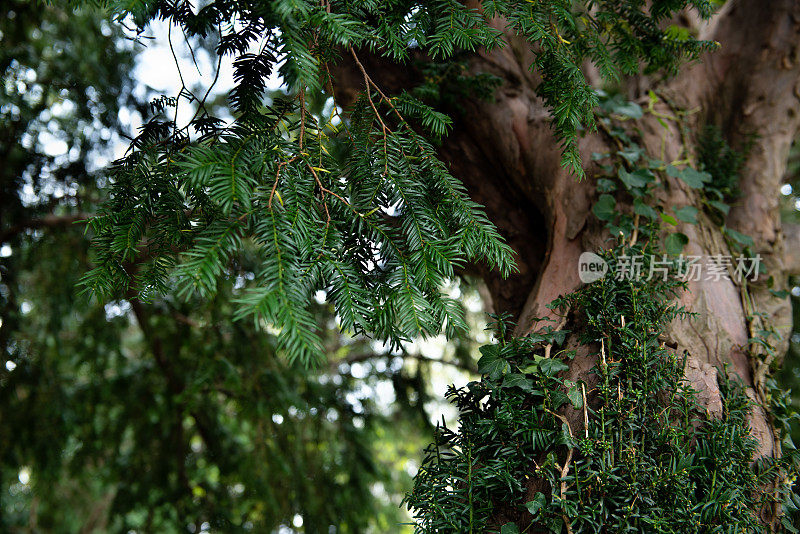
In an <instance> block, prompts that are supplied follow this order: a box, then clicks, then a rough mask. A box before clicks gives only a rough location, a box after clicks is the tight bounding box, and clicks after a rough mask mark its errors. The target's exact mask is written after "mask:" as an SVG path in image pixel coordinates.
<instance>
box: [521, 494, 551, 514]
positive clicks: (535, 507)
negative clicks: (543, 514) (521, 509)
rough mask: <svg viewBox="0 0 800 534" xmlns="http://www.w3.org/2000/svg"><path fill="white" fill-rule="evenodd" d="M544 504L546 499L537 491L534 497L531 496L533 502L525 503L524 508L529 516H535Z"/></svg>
mask: <svg viewBox="0 0 800 534" xmlns="http://www.w3.org/2000/svg"><path fill="white" fill-rule="evenodd" d="M546 504H547V497H545V495H544V493H542V492H541V491H537V492H536V495H534V496H533V500H532V501H528V502H526V503H525V508H527V509H528V512H530V514H531V515H533V516H535V515H536V514H538V513H539V510H541V509H542V508H544V507H545V505H546Z"/></svg>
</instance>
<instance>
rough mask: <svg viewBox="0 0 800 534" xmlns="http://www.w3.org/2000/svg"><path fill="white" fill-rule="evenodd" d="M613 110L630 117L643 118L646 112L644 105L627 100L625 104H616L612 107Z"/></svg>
mask: <svg viewBox="0 0 800 534" xmlns="http://www.w3.org/2000/svg"><path fill="white" fill-rule="evenodd" d="M611 112H612V113H615V114H617V115H621V116H623V117H627V118H629V119H641V118H642V115H644V112H643V111H642V106H640V105H639V104H637V103H636V102H625V103H624V104H616V103H615V105H613V106H612V107H611Z"/></svg>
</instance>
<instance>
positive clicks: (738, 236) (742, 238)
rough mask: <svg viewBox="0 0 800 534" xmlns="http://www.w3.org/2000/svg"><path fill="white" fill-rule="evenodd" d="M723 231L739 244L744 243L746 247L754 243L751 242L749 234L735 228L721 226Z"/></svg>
mask: <svg viewBox="0 0 800 534" xmlns="http://www.w3.org/2000/svg"><path fill="white" fill-rule="evenodd" d="M723 230H724V232H725V233H726V234H728V235H729V236H731V237H732V238H733V239H734V241H736V242H737V243H739V244H740V245H744V246H746V247H752V246H753V245H754V244H755V243H754V242H753V238H752V237H750V236H749V235H745V234H743V233H741V232H737V231H736V230H731V229H730V228H727V227H726V228H723Z"/></svg>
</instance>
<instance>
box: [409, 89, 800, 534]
mask: <svg viewBox="0 0 800 534" xmlns="http://www.w3.org/2000/svg"><path fill="white" fill-rule="evenodd" d="M600 98H601V103H602V104H601V107H600V114H599V117H598V121H597V122H598V125H599V126H600V128H601V129H602V130H603V131H604V132H606V133H607V134H608V135H609V136H610V137H611V138H612V139H613V140H614V141H615V143H616V145H617V147H618V150H617V151H616V152H614V153H604V154H595V155H594V157H593V159H594V160H596V161H597V162H598V165H599V166H600V169H601V172H600V175H601V177H600V178H599V179H598V182H597V189H598V191H599V193H600V195H599V198H598V201H597V203H596V204H595V205H594V207H593V209H592V211H593V213H594V215H595V216H596V217H597V218H598V219H599V220H600V221H602V222H604V223H605V226H606V228H607V229H608V230H609V231H610V233H611V234H612V235H613V236H616V241H615V243H614V244H613V245H612V246H611V248H610V249H607V250H600V251H598V254H599V255H600V257H602V258H603V260H605V261H606V262H607V264H608V265H609V267H610V272H611V273H614V272H617V273H619V269H617V267H619V266H620V265H621V264H622V262H624V261H626V259H627V258H630V257H633V256H639V257H642V258H643V262H644V263H643V264H642V266H641V269H642V272H643V273H648V272H650V269H651V267H657V270H656V271H655V272H657V273H659V275H657V276H639V277H636V276H630V277H628V276H614V275H607V276H605V277H604V278H601V279H600V280H598V281H595V282H593V283H590V284H585V285H583V286H582V287H581V288H579V289H578V290H576V291H575V292H573V293H571V294H568V295H565V296H562V297H560V298H559V299H557V300H555V301H554V302H553V303H551V305H550V307H551V308H552V309H554V310H560V311H561V313H563V314H566V318H567V321H566V323H565V328H564V329H559V330H554V328H553V327H552V326H546V327H544V328H541V329H539V330H536V331H534V332H532V333H531V334H529V335H527V336H525V337H511V336H510V335H509V332H511V331H512V330H513V323H511V322H510V321H509V319H508V317H495V320H496V321H495V323H494V324H493V329H494V339H495V342H494V343H493V344H490V345H487V346H485V347H482V348H481V354H482V356H481V359H480V360H479V371H480V372H481V373H482V376H481V379H480V380H478V381H474V382H470V383H469V384H467V385H466V386H465V387H461V388H457V387H454V386H452V387H451V388H450V389H449V390H448V393H447V396H448V398H449V399H450V400H451V401H452V402H453V403H454V404H455V405H456V406H457V408H458V409H459V413H460V417H459V421H458V430H457V431H456V430H453V429H451V428H448V427H447V426H446V425H445V424H444V422H443V423H442V424H441V425H440V426H439V427H438V429H437V432H436V435H435V440H434V442H433V443H432V444H431V445H430V446H429V447H428V448H427V449H426V456H425V459H424V461H423V464H422V467H421V468H420V470H419V473H418V474H417V476H416V478H415V485H414V488H413V491H412V492H411V493H409V495H407V497H406V500H405V502H406V504H407V505H408V507H409V509H410V510H411V511H412V513H413V515H414V518H415V520H416V523H415V524H416V530H417V532H420V533H423V532H425V533H427V532H437V533H438V532H459V533H461V532H476V533H477V532H500V533H501V534H515V533H533V532H567V533H579V532H655V533H674V532H681V533H684V532H731V533H733V532H736V533H746V532H761V531H763V528H764V524H763V522H762V521H763V519H762V516H763V517H771V516H776V514H775V512H776V511H778V514H777V516H778V517H781V516H782V517H781V521H782V524H783V527H784V528H785V529H786V530H787V531H789V532H797V530H796V529H795V528H794V527H793V526H792V518H793V514H795V515H796V513H797V511H798V505H800V499H798V498H797V495H795V494H793V493H791V482H792V481H793V478H794V475H795V474H796V472H797V466H798V457H797V454H796V453H795V450H794V445H793V444H792V442H791V437H790V435H789V425H790V423H791V421H793V420H794V419H795V418H796V417H797V415H796V414H794V413H792V411H791V408H790V402H789V400H788V399H789V395H788V392H782V391H780V390H778V389H777V387H776V386H775V384H774V382H773V381H771V380H768V381H767V388H768V392H767V393H766V394H765V395H764V399H763V400H765V402H767V403H768V407H769V408H770V413H771V416H772V417H773V418H774V423H775V425H776V427H777V428H778V436H777V437H778V439H779V440H780V441H781V443H782V444H783V456H782V457H781V458H779V459H774V458H759V459H756V455H755V452H756V448H757V441H756V440H755V438H754V437H753V436H752V434H751V432H750V427H749V423H748V415H749V414H750V411H751V410H752V408H753V404H752V401H751V400H750V399H749V398H748V396H747V395H746V393H745V387H744V385H743V384H742V383H741V382H740V381H739V380H736V379H731V378H729V373H727V369H721V370H720V372H719V373H718V375H719V377H720V378H719V382H720V383H719V386H720V400H721V408H720V410H719V412H718V413H710V412H709V411H708V409H706V407H705V406H704V405H703V404H702V403H701V402H699V400H698V396H697V393H698V392H697V391H695V390H694V389H693V388H692V386H691V384H690V383H689V382H688V381H687V380H686V379H685V378H684V369H685V366H686V359H687V357H688V353H686V352H685V351H684V352H683V353H678V352H677V351H676V350H675V349H673V348H670V347H667V346H666V345H665V342H664V338H663V334H664V333H665V328H666V327H667V325H668V324H669V323H670V322H671V321H672V320H674V319H676V318H690V317H689V315H690V314H689V313H688V312H687V311H686V310H685V309H684V308H683V307H681V306H679V305H678V304H676V300H675V297H677V296H678V295H679V293H680V292H681V291H683V290H685V289H686V282H685V281H683V280H682V279H681V278H680V277H679V276H678V275H679V273H680V270H681V268H682V267H683V265H682V257H679V256H678V255H679V254H680V252H681V250H682V248H683V245H685V244H686V242H687V241H688V238H687V237H686V236H685V235H684V234H681V233H671V234H668V235H667V236H666V238H665V239H664V240H663V241H662V239H661V237H660V236H661V235H662V233H663V230H664V225H665V224H667V225H675V224H677V220H678V219H679V220H681V221H684V222H688V223H697V219H696V217H697V215H698V210H696V209H695V210H694V211H692V210H687V209H685V208H683V209H681V208H673V210H672V213H674V215H673V214H671V213H669V212H668V210H667V209H666V208H665V207H664V206H662V205H661V204H660V203H659V201H658V200H657V199H656V196H657V195H656V191H657V190H658V188H659V187H662V185H661V184H662V183H663V182H662V181H661V180H660V179H659V176H660V175H662V173H663V174H667V175H670V176H674V177H677V178H680V179H682V180H683V181H685V182H686V183H687V184H688V185H689V186H690V187H692V188H697V189H701V188H703V187H705V186H706V184H708V183H712V174H710V173H711V172H714V171H713V170H712V169H710V168H709V167H708V166H706V171H703V170H698V169H696V168H694V166H693V165H696V163H695V162H694V161H693V160H692V159H688V158H687V160H685V161H674V162H665V161H662V160H660V159H658V158H653V157H651V156H649V155H647V154H646V153H645V151H644V149H643V148H642V147H640V146H639V145H638V144H637V142H636V140H635V137H634V136H633V135H631V134H630V133H629V132H628V131H626V129H625V127H624V121H625V120H626V119H631V118H633V119H635V118H639V117H641V116H642V115H643V113H645V112H653V103H654V102H655V101H657V99H658V96H656V95H654V94H651V105H650V107H649V109H648V110H642V108H641V107H640V106H638V105H636V104H633V103H629V102H624V101H622V100H621V99H618V98H611V97H608V95H604V94H601V95H600ZM670 118H671V119H675V120H680V116H679V114H676V116H675V117H670ZM621 123H622V125H620V124H621ZM665 126H666V125H665ZM719 183H720V179H719V176H714V180H713V184H717V185H713V186H712V187H719ZM729 190H730V191H732V190H733V189H732V187H731V188H729ZM611 193H615V194H616V195H617V196H618V197H619V198H626V199H627V200H628V201H630V202H629V204H630V205H631V206H632V210H623V209H620V208H619V207H618V206H617V201H616V199H615V196H612V194H611ZM722 200H724V195H723V197H721V198H720V199H719V202H722ZM676 218H677V219H676ZM731 232H732V231H731ZM726 235H727V236H728V237H729V238H731V236H737V234H736V233H733V234H731V233H729V232H726ZM738 236H741V234H738ZM746 237H747V236H741V237H740V238H738V239H736V238H732V239H729V244H730V245H731V246H733V245H736V244H738V245H739V249H740V250H741V249H744V250H748V248H747V247H748V245H749V244H750V243H747V240H746ZM653 262H658V263H657V266H656V265H654V264H653ZM534 321H535V322H536V324H541V323H542V322H543V321H544V320H543V319H535V320H534ZM545 322H546V321H545ZM570 330H572V331H573V332H574V334H573V336H572V337H570V338H569V341H567V339H568V338H567V335H568V334H569V333H570ZM774 335H775V334H774V330H768V329H762V330H759V331H758V332H757V333H756V336H755V337H754V338H753V339H751V340H750V343H751V346H755V345H758V346H760V347H763V350H762V352H765V353H767V354H769V351H770V350H773V351H774V346H773V345H772V344H771V338H772V337H773V336H774ZM576 358H577V359H582V360H585V362H575V363H579V364H582V365H580V366H581V367H584V368H585V367H586V366H587V364H588V366H589V367H591V368H592V369H591V372H590V373H589V374H588V375H583V376H584V378H583V380H585V382H584V381H583V380H580V379H577V377H575V376H572V377H571V375H570V371H569V370H570V365H569V364H568V362H569V361H570V360H574V359H576ZM781 507H782V510H780V508H781Z"/></svg>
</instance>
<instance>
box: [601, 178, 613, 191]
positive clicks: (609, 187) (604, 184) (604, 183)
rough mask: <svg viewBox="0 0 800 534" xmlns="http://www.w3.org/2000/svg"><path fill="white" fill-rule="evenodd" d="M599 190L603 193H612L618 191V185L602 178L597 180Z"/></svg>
mask: <svg viewBox="0 0 800 534" xmlns="http://www.w3.org/2000/svg"><path fill="white" fill-rule="evenodd" d="M597 190H598V191H599V192H601V193H610V192H611V191H616V190H617V184H615V183H614V182H613V180H609V179H608V178H600V179H598V180H597Z"/></svg>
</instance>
